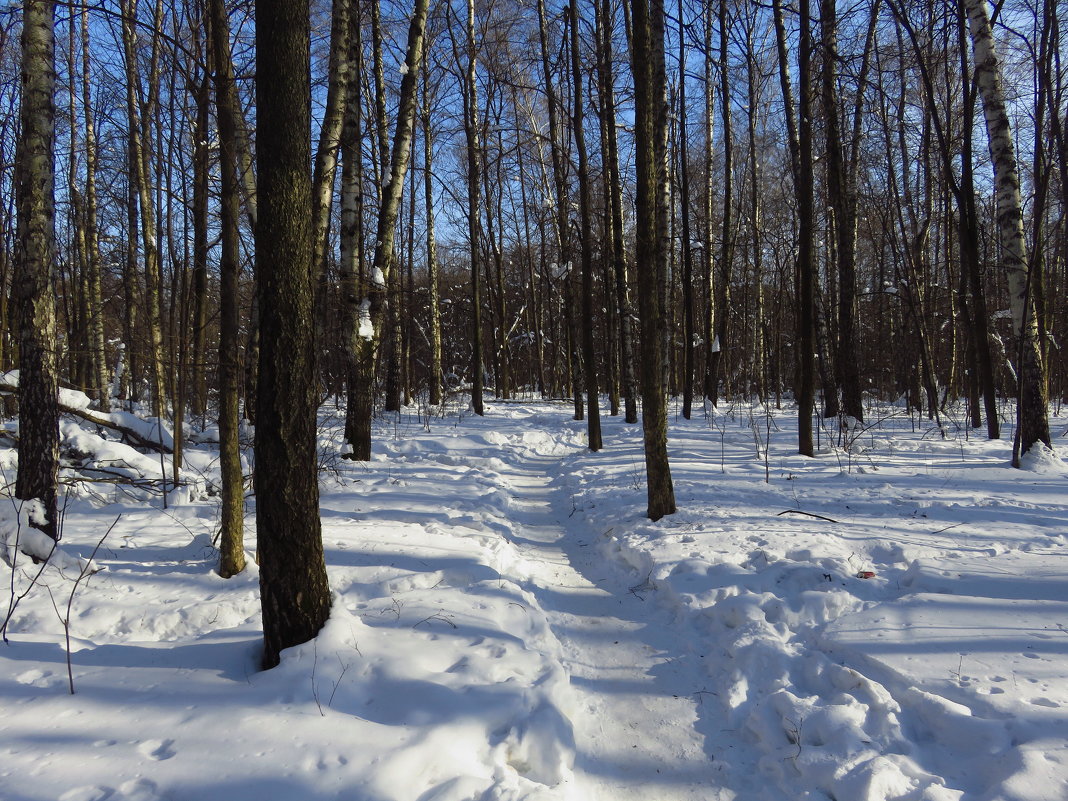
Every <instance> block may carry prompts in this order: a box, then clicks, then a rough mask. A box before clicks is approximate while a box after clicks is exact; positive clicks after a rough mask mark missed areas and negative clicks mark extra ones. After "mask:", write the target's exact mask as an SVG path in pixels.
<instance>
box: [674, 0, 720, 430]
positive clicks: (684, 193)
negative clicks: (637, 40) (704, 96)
mask: <svg viewBox="0 0 1068 801" xmlns="http://www.w3.org/2000/svg"><path fill="white" fill-rule="evenodd" d="M678 25H679V29H680V33H681V31H682V28H683V2H682V0H679V19H678ZM686 77H687V76H686V40H685V37H683V36H681V35H680V36H679V145H678V150H679V167H678V170H679V178H680V187H679V188H680V198H679V207H680V212H679V216H680V224H681V226H682V230H681V236H682V348H683V367H682V416H683V417H684V418H686V419H687V420H689V419H690V416H691V414H692V412H693V375H694V368H695V365H694V358H695V356H696V352H695V349H696V345H695V343H694V337H695V335H696V333H697V332H696V331H695V330H694V326H695V323H696V318H695V310H694V297H693V289H694V288H693V253H692V249H691V243H690V165H689V161H690V158H689V147H688V144H687V130H686V128H687V126H686V111H687V104H686ZM708 167H709V169H711V168H712V165H711V164H710V165H708Z"/></svg>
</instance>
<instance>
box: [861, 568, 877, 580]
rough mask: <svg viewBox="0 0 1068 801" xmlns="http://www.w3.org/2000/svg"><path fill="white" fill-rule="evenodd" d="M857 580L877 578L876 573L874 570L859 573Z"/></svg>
mask: <svg viewBox="0 0 1068 801" xmlns="http://www.w3.org/2000/svg"><path fill="white" fill-rule="evenodd" d="M857 578H862V579H870V578H875V571H874V570H860V571H857Z"/></svg>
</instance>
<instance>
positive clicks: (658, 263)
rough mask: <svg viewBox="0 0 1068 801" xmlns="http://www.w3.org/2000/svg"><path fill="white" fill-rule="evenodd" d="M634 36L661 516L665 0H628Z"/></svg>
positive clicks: (650, 484) (651, 441) (664, 485)
mask: <svg viewBox="0 0 1068 801" xmlns="http://www.w3.org/2000/svg"><path fill="white" fill-rule="evenodd" d="M631 10H632V12H633V26H634V35H633V40H632V46H631V64H632V70H633V73H634V112H635V113H634V122H635V146H636V161H637V186H636V194H635V200H636V203H637V220H636V238H637V262H638V280H639V283H640V295H641V297H640V302H639V309H640V314H641V323H642V340H641V356H642V379H641V384H642V427H643V431H644V444H645V469H646V481H647V491H648V508H647V510H646V513H647V515H648V516H649V518H650V519H651V520H659V519H660V518H661V517H663V516H664V515H669V514H673V513H674V512H675V490H674V486H673V484H672V481H671V468H670V466H669V464H668V454H667V402H666V392H665V386H664V379H663V372H662V369H661V367H662V364H663V341H664V336H665V332H664V309H663V307H662V302H663V301H662V296H661V293H660V291H659V281H660V273H662V272H666V270H667V253H666V251H665V248H664V245H665V244H666V237H665V236H664V232H665V230H666V228H667V225H668V219H667V215H666V209H665V208H664V206H663V204H662V202H661V200H660V198H661V197H662V195H663V190H662V186H661V185H662V184H663V183H664V182H666V180H667V175H666V171H667V159H666V150H667V100H666V80H665V74H664V4H663V0H631Z"/></svg>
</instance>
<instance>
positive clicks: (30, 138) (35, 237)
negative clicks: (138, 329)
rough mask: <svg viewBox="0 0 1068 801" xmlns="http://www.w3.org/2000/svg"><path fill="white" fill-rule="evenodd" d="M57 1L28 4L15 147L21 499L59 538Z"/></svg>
mask: <svg viewBox="0 0 1068 801" xmlns="http://www.w3.org/2000/svg"><path fill="white" fill-rule="evenodd" d="M54 21H55V4H54V3H53V2H52V1H51V0H27V2H25V3H24V4H23V26H22V100H21V106H20V111H19V119H20V123H21V126H22V131H21V133H22V135H21V136H20V137H19V140H18V144H17V145H16V150H15V165H16V166H15V169H16V179H15V180H16V185H15V204H16V208H17V214H18V231H17V234H18V235H17V238H16V251H15V280H14V283H13V286H12V294H13V295H14V299H15V305H16V307H17V313H18V320H19V449H18V450H19V467H18V475H17V477H16V482H15V497H16V498H18V499H19V500H21V501H36V502H38V503H39V504H40V505H41V509H40V511H41V513H42V514H40V515H36V514H35V515H31V517H30V523H31V525H33V526H34V527H35V528H39V529H40V530H41V531H43V532H44V533H45V534H47V535H48V536H49V537H51V538H52V539H59V529H58V516H57V515H58V513H57V509H56V483H57V480H58V471H59V394H58V393H59V389H58V381H57V377H56V343H57V337H56V308H55V293H54V292H53V290H52V279H51V276H52V263H53V253H54V251H55V173H54V171H53V166H52V165H53V159H54V151H55V100H54V97H55V83H56V71H55V41H54V38H53V37H54V34H53V25H54Z"/></svg>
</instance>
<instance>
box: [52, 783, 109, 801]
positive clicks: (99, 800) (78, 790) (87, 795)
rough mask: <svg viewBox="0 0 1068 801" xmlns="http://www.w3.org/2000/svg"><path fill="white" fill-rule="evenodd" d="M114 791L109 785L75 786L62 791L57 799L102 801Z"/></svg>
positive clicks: (60, 800)
mask: <svg viewBox="0 0 1068 801" xmlns="http://www.w3.org/2000/svg"><path fill="white" fill-rule="evenodd" d="M114 792H115V791H114V790H112V789H111V788H110V787H93V786H86V787H75V788H73V789H71V790H67V792H65V793H63V795H61V796H60V797H59V801H104V799H105V798H110V797H111V795H112V793H114Z"/></svg>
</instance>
